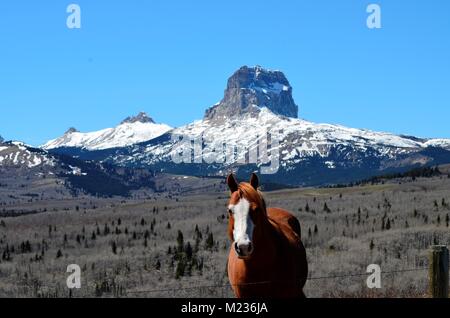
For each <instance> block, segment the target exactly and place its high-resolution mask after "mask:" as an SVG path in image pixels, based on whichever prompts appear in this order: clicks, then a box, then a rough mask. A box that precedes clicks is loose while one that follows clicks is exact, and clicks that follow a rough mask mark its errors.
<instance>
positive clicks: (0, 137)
mask: <svg viewBox="0 0 450 318" xmlns="http://www.w3.org/2000/svg"><path fill="white" fill-rule="evenodd" d="M3 141H5V139H3V137H2V136H1V135H0V143H2V142H3Z"/></svg>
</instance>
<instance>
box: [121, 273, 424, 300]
mask: <svg viewBox="0 0 450 318" xmlns="http://www.w3.org/2000/svg"><path fill="white" fill-rule="evenodd" d="M428 270H429V269H428V267H427V268H425V267H424V268H410V269H401V270H391V271H381V274H382V275H383V274H384V275H390V274H399V273H409V272H420V271H428ZM371 274H372V273H355V274H339V275H330V276H317V277H314V276H309V277H308V278H307V280H308V281H317V280H330V279H339V278H349V277H363V276H369V275H371ZM293 283H294V282H287V281H261V282H252V283H241V284H237V285H232V284H230V283H226V284H214V285H199V286H190V287H179V288H163V289H146V290H135V291H127V292H126V293H127V294H152V293H164V292H172V293H173V292H177V291H189V290H201V289H221V288H233V287H243V286H257V285H266V284H290V285H291V284H293Z"/></svg>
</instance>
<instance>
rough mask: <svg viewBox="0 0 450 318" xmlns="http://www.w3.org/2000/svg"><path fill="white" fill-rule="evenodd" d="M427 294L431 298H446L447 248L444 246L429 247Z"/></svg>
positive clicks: (447, 280) (447, 279) (447, 281)
mask: <svg viewBox="0 0 450 318" xmlns="http://www.w3.org/2000/svg"><path fill="white" fill-rule="evenodd" d="M428 266H429V273H428V276H429V294H430V297H431V298H448V285H449V278H448V270H449V259H448V248H447V246H445V245H435V246H432V247H431V250H430V254H429V265H428Z"/></svg>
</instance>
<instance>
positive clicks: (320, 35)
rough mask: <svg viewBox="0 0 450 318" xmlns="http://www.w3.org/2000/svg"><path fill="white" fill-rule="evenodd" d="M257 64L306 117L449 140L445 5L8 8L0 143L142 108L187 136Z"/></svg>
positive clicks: (98, 3)
mask: <svg viewBox="0 0 450 318" xmlns="http://www.w3.org/2000/svg"><path fill="white" fill-rule="evenodd" d="M70 3H77V4H79V5H80V7H81V10H82V12H81V14H82V16H81V18H82V28H81V29H80V30H70V29H68V28H67V27H66V18H67V16H68V14H67V13H66V7H67V5H69V4H70ZM369 3H378V4H380V5H381V8H382V26H383V28H382V29H381V30H369V29H368V28H367V27H366V18H367V16H368V14H367V13H366V7H367V5H368V4H369ZM256 64H259V65H262V66H264V67H267V68H272V69H280V70H282V71H284V72H285V74H286V75H287V77H288V79H289V80H290V82H291V85H292V86H293V87H294V98H295V100H296V102H297V104H298V105H299V106H300V117H302V118H305V119H307V120H311V121H315V122H327V123H337V124H342V125H347V126H350V127H358V128H369V129H374V130H381V131H390V132H394V133H402V134H411V135H418V136H423V137H447V138H450V124H449V123H450V121H449V119H450V1H448V0H432V1H429V0H427V1H425V0H408V1H406V0H389V1H387V0H386V1H370V0H369V1H361V0H353V1H352V0H341V1H335V0H328V1H326V0H320V1H319V0H308V1H306V0H285V1H275V0H273V1H264V0H245V1H242V0H226V1H225V0H220V1H219V0H217V1H216V0H214V1H212V0H203V1H200V0H193V1H186V0H157V1H156V0H140V1H138V0H126V1H125V0H114V1H112V0H111V1H103V0H95V1H93V0H72V1H63V0H40V1H31V0H29V1H24V0H14V1H13V0H2V1H0V135H3V136H4V137H5V138H6V139H15V140H22V141H25V142H27V143H30V144H33V145H39V144H41V143H43V142H44V141H46V140H48V139H51V138H55V137H58V136H60V135H61V134H62V133H64V131H65V130H66V129H67V128H69V127H71V126H74V127H76V128H77V129H79V130H81V131H92V130H98V129H101V128H106V127H112V126H115V125H116V124H118V123H119V122H120V121H121V120H122V119H123V118H125V117H126V116H128V115H131V114H134V113H137V112H138V111H141V110H143V111H146V112H148V113H149V115H151V116H152V117H154V118H155V120H156V121H158V122H165V123H167V124H170V125H172V126H180V125H183V124H186V123H189V122H191V121H193V120H196V119H201V118H202V116H203V113H204V111H205V109H206V108H207V107H208V106H210V105H212V104H214V103H216V102H217V101H219V100H220V99H221V98H222V95H223V90H224V88H225V85H226V80H227V78H228V77H229V76H230V75H231V74H232V73H233V72H234V71H235V70H236V69H237V68H239V67H240V66H242V65H252V66H253V65H256Z"/></svg>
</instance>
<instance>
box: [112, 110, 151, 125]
mask: <svg viewBox="0 0 450 318" xmlns="http://www.w3.org/2000/svg"><path fill="white" fill-rule="evenodd" d="M134 123H143V124H146V123H151V124H154V123H155V121H154V120H153V119H152V118H151V117H149V116H148V115H147V114H146V113H144V112H140V113H139V114H137V116H130V117H127V118H125V119H124V120H123V121H122V122H121V123H120V124H134Z"/></svg>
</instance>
